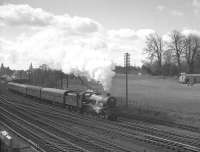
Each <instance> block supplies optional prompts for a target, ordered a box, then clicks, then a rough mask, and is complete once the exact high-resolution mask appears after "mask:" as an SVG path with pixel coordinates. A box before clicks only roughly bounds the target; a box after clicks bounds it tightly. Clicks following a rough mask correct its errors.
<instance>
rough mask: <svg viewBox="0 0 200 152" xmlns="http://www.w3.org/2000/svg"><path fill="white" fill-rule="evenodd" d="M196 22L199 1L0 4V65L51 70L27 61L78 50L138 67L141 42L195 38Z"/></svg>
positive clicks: (21, 0)
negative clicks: (182, 35)
mask: <svg viewBox="0 0 200 152" xmlns="http://www.w3.org/2000/svg"><path fill="white" fill-rule="evenodd" d="M199 18H200V0H167V1H164V0H162V1H161V0H139V1H138V0H56V1H55V0H54V1H53V0H0V44H1V46H0V47H1V50H2V51H1V52H0V59H1V60H2V61H4V62H5V63H7V64H8V65H11V66H12V67H17V68H20V67H23V68H24V65H26V64H27V62H33V63H35V64H36V65H37V64H41V63H42V61H45V62H46V63H49V64H52V65H53V66H54V67H56V66H58V65H59V62H58V61H56V62H55V61H54V59H52V60H48V59H45V60H43V59H41V60H40V61H39V60H38V59H37V60H36V59H35V57H32V56H34V54H41V55H46V54H44V53H42V52H45V53H47V52H50V49H52V48H54V49H55V50H56V51H54V53H56V52H59V50H58V49H61V48H62V49H64V47H65V48H68V49H69V50H73V47H74V46H78V47H79V49H80V50H82V53H83V54H84V53H85V52H87V50H88V48H89V49H91V50H95V51H96V50H97V51H99V52H101V53H102V56H103V58H104V60H110V61H111V62H112V63H114V64H120V65H123V54H124V53H125V52H129V53H130V54H131V64H132V65H138V66H140V65H142V61H143V60H144V58H145V57H144V54H143V48H144V47H145V38H146V36H148V35H149V34H151V33H154V32H158V33H159V34H161V35H163V36H165V35H167V34H168V33H169V32H171V31H172V30H174V29H176V30H180V31H183V32H191V31H192V32H197V33H198V32H199V31H200V19H199ZM47 39H50V40H48V41H47ZM52 41H55V42H53V43H52ZM63 41H68V42H70V43H69V44H68V43H63ZM54 43H55V44H54ZM37 44H38V45H37ZM58 44H60V45H59V46H58ZM72 44H73V46H72ZM83 46H84V47H83ZM85 46H86V47H87V48H85ZM19 48H20V49H19ZM86 49H87V50H86ZM27 50H29V52H28V51H27ZM45 50H46V51H45ZM69 50H68V52H69ZM66 51H67V50H65V51H60V52H61V54H59V55H61V56H62V55H63V52H64V53H65V52H66ZM22 52H23V54H28V57H27V56H26V58H27V59H25V57H24V55H22ZM54 53H52V56H54ZM30 54H32V55H30ZM47 54H48V53H47ZM49 54H51V53H49ZM85 54H87V53H85ZM97 54H98V53H97ZM23 57H24V58H23ZM47 58H48V57H47ZM50 58H52V57H50ZM60 60H61V59H59V61H60ZM62 60H64V59H62ZM61 66H62V65H61Z"/></svg>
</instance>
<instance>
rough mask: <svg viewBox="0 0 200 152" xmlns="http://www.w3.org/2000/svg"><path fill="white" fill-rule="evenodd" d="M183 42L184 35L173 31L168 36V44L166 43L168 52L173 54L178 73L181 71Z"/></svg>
mask: <svg viewBox="0 0 200 152" xmlns="http://www.w3.org/2000/svg"><path fill="white" fill-rule="evenodd" d="M184 40H185V38H184V35H183V34H181V33H180V32H179V31H176V30H174V31H172V32H171V34H170V42H169V43H168V50H170V51H172V53H173V54H174V56H175V60H176V63H177V65H178V71H179V72H180V71H181V57H182V55H183V51H184V49H185V44H184Z"/></svg>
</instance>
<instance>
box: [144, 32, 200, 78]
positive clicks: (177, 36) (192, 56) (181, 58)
mask: <svg viewBox="0 0 200 152" xmlns="http://www.w3.org/2000/svg"><path fill="white" fill-rule="evenodd" d="M144 54H146V55H147V60H146V61H145V62H144V64H143V66H142V69H143V70H145V71H146V72H148V73H150V74H153V75H177V74H179V73H181V72H187V73H200V36H198V35H197V34H188V35H184V34H183V33H181V32H180V31H177V30H174V31H172V32H171V33H170V34H169V40H167V41H166V40H164V39H163V37H162V36H161V35H159V34H158V33H153V34H150V35H149V36H148V37H147V38H146V47H145V48H144Z"/></svg>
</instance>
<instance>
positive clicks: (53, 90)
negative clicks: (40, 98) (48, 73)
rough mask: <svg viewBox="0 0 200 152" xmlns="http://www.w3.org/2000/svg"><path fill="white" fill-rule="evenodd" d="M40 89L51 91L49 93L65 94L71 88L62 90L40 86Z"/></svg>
mask: <svg viewBox="0 0 200 152" xmlns="http://www.w3.org/2000/svg"><path fill="white" fill-rule="evenodd" d="M42 91H45V92H51V93H59V94H66V93H68V92H70V91H71V90H62V89H56V88H42Z"/></svg>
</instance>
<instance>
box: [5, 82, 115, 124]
mask: <svg viewBox="0 0 200 152" xmlns="http://www.w3.org/2000/svg"><path fill="white" fill-rule="evenodd" d="M8 89H9V90H11V91H14V92H16V93H20V94H22V95H26V96H31V97H35V98H38V99H40V100H46V101H48V102H51V103H54V104H61V105H63V106H64V107H68V108H69V109H70V110H71V109H74V110H77V111H79V112H80V113H84V112H86V113H92V114H93V115H97V116H102V117H104V118H107V119H109V120H116V119H117V113H116V98H114V97H110V96H109V95H106V96H105V95H101V94H97V93H95V92H94V91H76V90H62V89H55V88H42V87H39V86H33V85H26V84H20V83H14V82H8Z"/></svg>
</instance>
